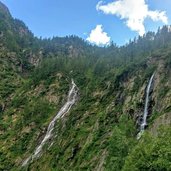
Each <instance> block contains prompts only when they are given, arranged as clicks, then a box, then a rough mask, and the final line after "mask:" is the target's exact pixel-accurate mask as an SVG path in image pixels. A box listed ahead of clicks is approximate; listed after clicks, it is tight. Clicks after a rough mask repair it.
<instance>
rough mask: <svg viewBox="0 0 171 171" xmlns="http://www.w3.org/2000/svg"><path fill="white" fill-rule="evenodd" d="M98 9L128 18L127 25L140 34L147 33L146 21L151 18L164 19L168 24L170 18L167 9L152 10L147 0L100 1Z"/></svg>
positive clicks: (155, 19)
mask: <svg viewBox="0 0 171 171" xmlns="http://www.w3.org/2000/svg"><path fill="white" fill-rule="evenodd" d="M96 9H97V10H98V11H103V12H104V13H105V14H112V15H116V16H117V17H120V18H121V19H125V20H126V25H127V26H128V27H129V28H130V29H131V30H133V31H137V32H138V33H139V35H141V36H142V35H143V34H144V33H145V26H144V21H145V19H146V18H151V19H152V20H153V21H162V22H163V23H164V24H168V18H167V16H166V12H165V11H158V10H155V11H151V10H149V8H148V5H147V4H146V2H145V0H117V1H114V2H111V3H108V4H103V1H100V2H99V3H98V4H97V6H96Z"/></svg>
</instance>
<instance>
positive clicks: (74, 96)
mask: <svg viewBox="0 0 171 171" xmlns="http://www.w3.org/2000/svg"><path fill="white" fill-rule="evenodd" d="M77 93H78V88H77V86H76V84H75V83H74V81H73V80H72V87H71V89H70V91H69V93H68V98H67V102H66V103H65V104H64V106H63V107H62V108H61V109H60V111H59V112H58V113H57V114H56V116H55V117H54V118H53V120H52V121H51V122H50V124H49V126H48V129H47V132H46V135H45V137H44V138H43V140H42V142H41V143H40V145H38V146H37V147H36V149H35V151H34V153H33V154H32V155H31V156H30V157H28V158H27V159H26V160H25V161H24V162H23V163H22V166H26V165H27V164H28V163H29V162H30V161H33V160H34V159H35V158H38V157H40V154H41V151H42V148H43V146H44V145H45V143H46V142H47V141H48V140H49V139H50V138H51V137H52V135H53V134H52V131H53V130H54V127H55V123H56V121H57V119H59V118H62V117H64V116H65V114H66V113H68V112H69V110H70V109H71V107H72V106H73V105H74V104H75V102H76V99H77Z"/></svg>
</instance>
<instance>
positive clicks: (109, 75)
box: [0, 3, 171, 171]
mask: <svg viewBox="0 0 171 171" xmlns="http://www.w3.org/2000/svg"><path fill="white" fill-rule="evenodd" d="M153 73H154V74H155V76H154V82H153V90H152V92H151V94H150V104H149V108H148V110H149V116H148V120H147V121H148V126H147V128H146V130H145V132H144V134H143V135H142V137H141V138H140V139H139V140H137V134H138V132H139V130H140V123H141V118H142V115H143V110H144V104H145V95H146V94H145V92H146V88H147V84H148V81H149V79H150V77H151V75H152V74H153ZM170 76H171V32H170V30H169V27H168V26H164V27H163V28H160V29H159V30H158V31H157V33H153V32H148V33H147V34H146V35H144V36H143V37H138V38H135V39H134V40H133V41H130V42H129V43H128V44H126V45H125V46H121V47H118V46H116V45H115V44H114V43H111V44H110V45H109V46H107V47H97V46H92V45H90V44H88V43H87V42H85V41H84V40H82V39H80V38H79V37H77V36H68V37H63V38H60V37H54V38H52V39H39V38H37V37H34V35H33V34H32V33H31V31H29V29H28V28H27V27H26V26H25V24H24V23H23V22H22V21H20V20H17V19H13V18H12V16H11V15H10V13H9V11H8V9H7V8H6V7H5V6H4V5H3V4H2V3H0V170H16V171H18V170H35V171H37V170H40V171H48V170H49V171H52V170H54V171H79V170H90V171H96V170H97V171H103V170H104V171H112V170H113V171H119V170H123V171H125V170H126V171H144V170H155V171H157V170H159V171H165V170H166V171H170V170H171V157H170V156H171V146H170V144H171V138H170V137H171V77H170ZM71 79H73V80H74V81H75V83H76V85H77V87H78V89H79V93H78V94H79V97H78V99H77V102H76V104H75V105H74V106H73V107H72V108H71V110H70V111H69V112H68V113H67V114H66V115H65V116H64V117H63V118H61V119H58V121H57V122H56V125H55V129H54V131H53V135H54V136H53V137H52V138H51V139H50V141H49V142H47V143H46V145H45V146H44V147H43V151H42V154H41V156H40V157H39V158H37V159H35V160H33V161H31V162H30V163H29V164H28V165H27V166H25V167H22V163H23V161H24V160H25V159H26V158H27V157H29V156H30V155H31V154H33V152H34V150H35V148H36V146H37V145H39V144H40V142H41V141H42V139H43V137H44V135H45V133H46V131H47V127H48V125H49V123H50V121H51V120H52V119H53V117H54V116H55V115H56V113H57V112H58V111H59V110H60V108H61V107H62V106H63V104H64V103H65V102H66V100H67V94H68V91H69V89H70V87H71Z"/></svg>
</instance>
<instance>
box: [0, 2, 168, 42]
mask: <svg viewBox="0 0 171 171" xmlns="http://www.w3.org/2000/svg"><path fill="white" fill-rule="evenodd" d="M1 1H2V2H3V3H4V4H5V5H7V7H8V8H9V10H10V12H11V14H12V16H13V17H14V18H18V19H21V20H23V21H24V22H25V23H26V25H27V26H28V27H29V29H30V30H31V31H32V32H33V33H34V34H35V35H36V36H38V37H40V36H42V37H52V36H66V35H72V34H74V35H78V36H80V37H82V38H84V39H85V40H86V39H87V40H88V41H90V42H92V43H96V44H98V45H100V44H107V43H109V41H111V40H112V41H113V42H115V43H117V44H118V45H122V44H125V43H126V42H127V41H128V40H129V39H131V38H134V37H135V36H138V35H142V34H143V33H144V29H145V31H148V30H151V31H156V30H157V28H158V27H159V26H162V25H164V24H166V23H167V24H170V19H171V1H170V0H105V1H102V2H101V3H99V1H100V0H29V1H24V0H1ZM137 2H138V3H137ZM97 4H98V5H97ZM118 4H119V5H118ZM146 5H148V9H147V10H148V11H147V10H146V7H147V6H146ZM156 10H159V11H156ZM164 11H165V12H166V13H164ZM162 12H163V13H162ZM137 17H139V18H137ZM166 17H167V21H166ZM142 20H143V21H142ZM143 26H144V29H143Z"/></svg>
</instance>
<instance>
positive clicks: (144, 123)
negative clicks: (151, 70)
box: [137, 74, 154, 139]
mask: <svg viewBox="0 0 171 171" xmlns="http://www.w3.org/2000/svg"><path fill="white" fill-rule="evenodd" d="M153 78H154V74H153V75H152V76H151V78H150V81H149V82H148V86H147V89H146V98H145V106H144V114H143V120H142V123H141V125H140V132H139V133H138V135H137V139H140V138H141V135H142V134H143V132H144V130H145V126H146V125H147V116H148V107H149V97H150V91H151V86H152V82H153Z"/></svg>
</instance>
